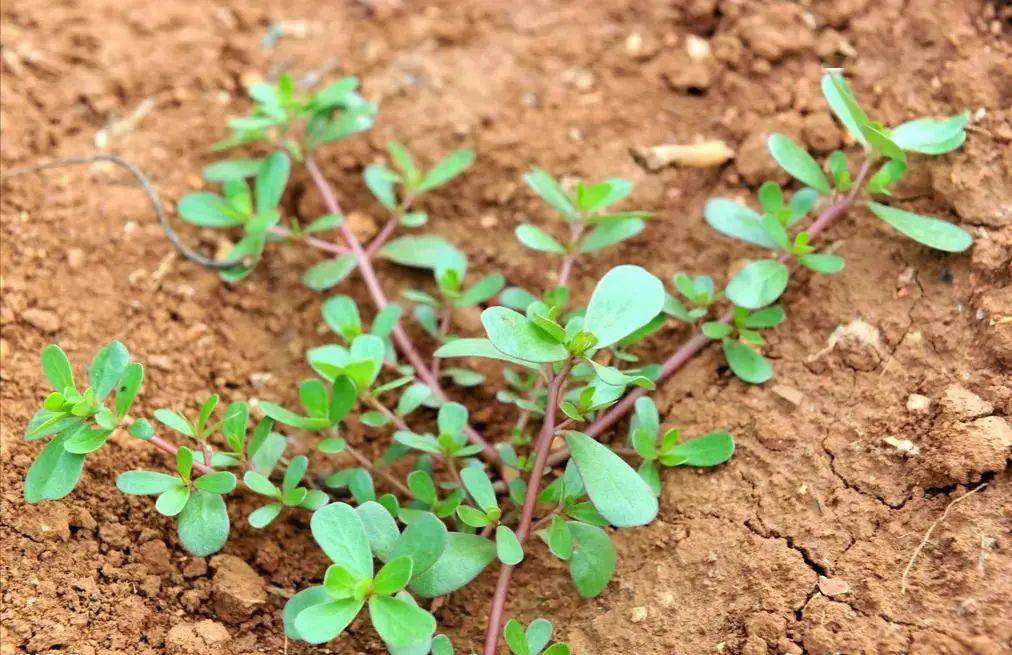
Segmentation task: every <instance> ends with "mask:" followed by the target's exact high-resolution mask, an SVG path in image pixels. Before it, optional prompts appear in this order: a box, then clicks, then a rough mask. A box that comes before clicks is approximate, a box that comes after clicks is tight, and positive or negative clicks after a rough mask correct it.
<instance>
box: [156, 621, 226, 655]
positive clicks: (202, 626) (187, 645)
mask: <svg viewBox="0 0 1012 655" xmlns="http://www.w3.org/2000/svg"><path fill="white" fill-rule="evenodd" d="M229 639H231V635H229V634H228V630H227V629H226V628H225V626H223V625H222V624H220V623H217V622H215V621H211V620H210V619H205V620H203V621H197V622H196V623H178V624H176V625H174V626H172V628H171V629H170V630H169V632H168V634H166V635H165V646H166V649H167V650H168V652H169V653H171V654H172V655H205V654H206V653H209V652H211V651H210V650H209V647H211V646H216V647H217V649H216V651H215V652H217V653H218V654H219V655H222V651H221V650H220V649H221V648H222V647H223V645H224V644H226V643H228V641H229Z"/></svg>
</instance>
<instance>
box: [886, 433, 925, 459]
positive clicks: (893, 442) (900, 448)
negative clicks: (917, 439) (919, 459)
mask: <svg viewBox="0 0 1012 655" xmlns="http://www.w3.org/2000/svg"><path fill="white" fill-rule="evenodd" d="M882 441H883V442H885V443H886V444H888V445H890V446H892V447H893V448H895V449H896V451H897V452H899V453H901V454H903V455H907V456H909V457H914V456H916V455H917V454H919V453H920V452H921V450H920V448H918V447H917V444H915V443H914V442H913V441H910V440H909V439H897V438H896V437H883V438H882Z"/></svg>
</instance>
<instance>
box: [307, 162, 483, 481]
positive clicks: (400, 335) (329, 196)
mask: <svg viewBox="0 0 1012 655" xmlns="http://www.w3.org/2000/svg"><path fill="white" fill-rule="evenodd" d="M306 170H308V171H309V176H310V177H311V178H312V179H313V183H314V184H315V185H316V188H317V190H318V191H319V192H320V196H321V197H322V198H323V204H324V205H326V206H327V210H328V211H330V212H331V213H332V214H341V215H342V216H343V212H342V211H341V206H340V204H338V202H337V198H336V197H335V196H334V192H333V190H332V189H331V188H330V185H329V184H328V183H327V179H326V178H325V177H324V176H323V173H322V172H321V171H320V168H319V166H317V165H316V161H315V160H313V158H312V157H306ZM338 229H339V230H340V231H341V236H342V237H343V238H344V240H345V242H346V243H347V244H348V248H349V249H350V250H351V254H352V255H353V256H354V257H355V261H356V262H357V264H358V271H359V273H360V274H361V276H362V280H363V281H364V282H365V286H366V288H367V289H368V290H369V295H370V296H372V299H373V302H374V303H375V305H376V307H377V308H378V309H383V308H384V307H386V306H387V304H389V301H388V300H387V297H386V294H385V293H384V292H383V287H382V286H380V283H379V280H378V279H377V277H376V271H375V269H373V266H372V261H371V260H370V259H369V256H368V255H367V254H366V252H365V250H364V249H363V248H362V244H361V243H359V240H358V237H356V236H355V235H354V234H353V233H352V231H351V228H349V227H348V223H347V222H344V221H343V222H341V224H340V225H338ZM390 336H391V337H392V338H393V341H394V343H395V344H397V348H398V349H399V350H400V351H401V353H403V355H404V357H405V358H406V359H407V360H408V362H410V363H411V365H412V366H413V367H414V368H415V374H416V375H417V376H418V378H419V379H420V380H421V381H422V382H424V383H425V384H426V385H427V386H428V387H429V388H430V389H432V392H433V393H434V394H436V396H437V397H439V398H440V399H441V400H447V397H446V393H445V392H444V391H443V389H442V387H440V386H439V380H437V379H436V377H435V376H434V375H433V374H432V371H431V370H430V369H429V367H428V366H427V365H426V364H425V362H424V361H423V360H422V357H421V355H419V354H418V350H416V349H415V346H414V344H413V343H412V342H411V338H410V337H408V334H407V332H405V331H404V328H403V327H402V326H401V324H400V322H399V321H398V322H397V324H396V325H394V329H393V331H392V332H391V335H390ZM464 432H465V434H467V438H468V440H469V441H471V443H475V444H478V445H480V446H481V447H482V453H483V454H484V456H485V459H487V460H488V461H490V462H498V461H499V452H498V451H497V450H496V449H495V448H493V447H492V445H491V444H490V443H488V442H487V441H486V440H485V438H484V437H482V436H481V435H480V434H478V432H477V430H475V429H474V428H473V427H471V426H470V425H466V426H465V427H464Z"/></svg>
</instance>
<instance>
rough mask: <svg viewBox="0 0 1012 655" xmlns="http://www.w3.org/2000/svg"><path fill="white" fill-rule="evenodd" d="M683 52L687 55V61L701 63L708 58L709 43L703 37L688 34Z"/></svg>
mask: <svg viewBox="0 0 1012 655" xmlns="http://www.w3.org/2000/svg"><path fill="white" fill-rule="evenodd" d="M685 51H686V52H687V53H689V59H692V60H693V61H702V60H704V59H709V58H710V42H709V41H707V40H706V39H704V38H703V37H700V36H696V35H695V34H690V35H688V36H687V37H685Z"/></svg>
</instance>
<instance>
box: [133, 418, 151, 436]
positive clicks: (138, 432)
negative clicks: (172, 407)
mask: <svg viewBox="0 0 1012 655" xmlns="http://www.w3.org/2000/svg"><path fill="white" fill-rule="evenodd" d="M127 432H129V433H130V436H131V437H135V438H137V439H140V440H142V441H148V440H149V439H151V437H153V436H155V429H154V428H153V427H151V423H150V422H149V421H148V420H147V419H146V418H139V419H137V420H136V421H134V422H133V423H131V424H130V427H129V428H127Z"/></svg>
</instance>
